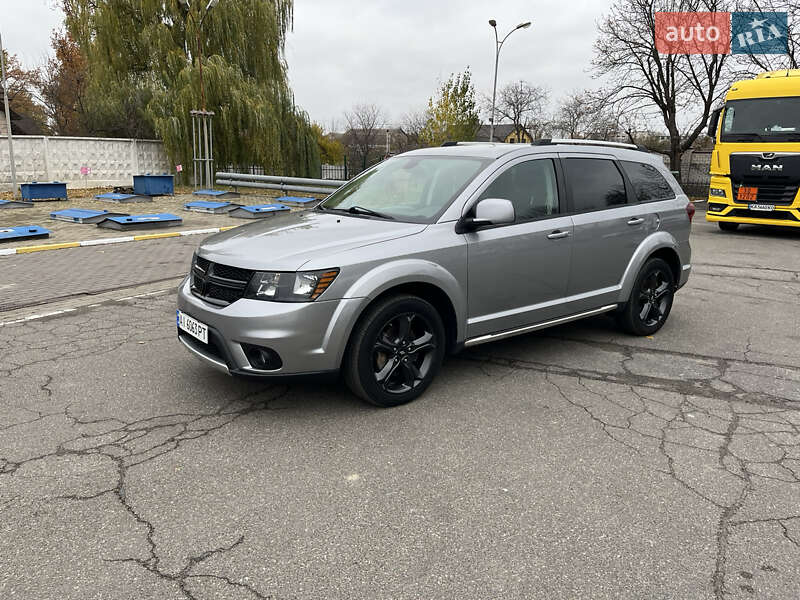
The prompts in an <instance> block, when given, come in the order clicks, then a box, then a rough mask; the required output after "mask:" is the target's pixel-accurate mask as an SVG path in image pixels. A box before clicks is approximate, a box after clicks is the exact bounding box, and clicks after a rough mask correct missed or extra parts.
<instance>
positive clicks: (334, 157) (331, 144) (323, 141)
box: [311, 123, 344, 165]
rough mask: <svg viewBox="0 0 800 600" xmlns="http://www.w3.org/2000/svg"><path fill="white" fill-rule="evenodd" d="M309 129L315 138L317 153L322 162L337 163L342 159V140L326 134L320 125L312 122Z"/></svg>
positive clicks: (327, 163)
mask: <svg viewBox="0 0 800 600" xmlns="http://www.w3.org/2000/svg"><path fill="white" fill-rule="evenodd" d="M311 131H313V132H314V135H315V136H316V138H317V146H318V147H319V155H320V159H321V161H322V163H323V164H326V165H339V164H341V163H342V161H343V160H344V145H343V144H342V142H340V141H339V140H337V139H336V138H334V137H332V136H331V135H330V134H326V133H325V130H324V129H323V128H322V125H320V124H319V123H314V124H312V125H311Z"/></svg>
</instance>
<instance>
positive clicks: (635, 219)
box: [628, 217, 644, 225]
mask: <svg viewBox="0 0 800 600" xmlns="http://www.w3.org/2000/svg"><path fill="white" fill-rule="evenodd" d="M642 223H644V219H643V218H642V217H633V218H632V219H629V220H628V225H641V224H642Z"/></svg>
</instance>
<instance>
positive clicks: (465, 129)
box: [420, 67, 480, 146]
mask: <svg viewBox="0 0 800 600" xmlns="http://www.w3.org/2000/svg"><path fill="white" fill-rule="evenodd" d="M427 117H428V118H427V121H426V122H425V127H424V128H423V129H422V131H421V132H420V140H421V141H422V142H423V143H424V144H426V145H428V146H439V145H441V144H442V142H446V141H454V142H458V141H468V140H473V139H475V134H476V133H477V132H478V128H479V127H480V117H479V116H478V108H477V105H476V103H475V87H474V86H473V85H472V74H471V73H470V70H469V67H467V69H466V70H465V71H464V72H463V73H459V74H458V75H456V74H452V75H450V78H449V79H448V80H447V81H445V82H444V83H443V84H442V85H441V87H440V88H439V91H438V95H437V97H436V98H431V99H430V100H429V101H428V111H427Z"/></svg>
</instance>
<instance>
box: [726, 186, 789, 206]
mask: <svg viewBox="0 0 800 600" xmlns="http://www.w3.org/2000/svg"><path fill="white" fill-rule="evenodd" d="M742 185H745V186H752V187H757V188H758V196H757V199H756V200H755V202H759V203H762V204H791V203H792V202H794V197H795V196H796V195H797V186H796V185H775V184H770V185H765V184H764V183H761V182H753V183H748V182H746V181H745V183H743V184H741V183H735V184H733V197H734V198H737V197H738V195H739V188H740V187H742ZM736 202H737V203H738V204H741V203H743V202H742V201H741V200H737V201H736Z"/></svg>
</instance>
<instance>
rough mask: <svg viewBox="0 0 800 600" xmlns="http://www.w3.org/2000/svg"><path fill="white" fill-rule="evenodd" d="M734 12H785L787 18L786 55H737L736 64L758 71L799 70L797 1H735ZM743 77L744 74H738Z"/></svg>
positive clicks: (799, 34) (799, 20)
mask: <svg viewBox="0 0 800 600" xmlns="http://www.w3.org/2000/svg"><path fill="white" fill-rule="evenodd" d="M736 10H741V11H746V12H785V13H787V17H788V18H789V23H788V24H789V31H788V32H787V33H788V35H787V38H788V39H787V42H788V43H787V46H788V48H787V53H786V54H737V55H736V58H737V63H738V64H740V65H743V66H744V67H745V69H746V68H747V67H755V68H756V69H758V70H759V71H781V70H783V69H798V68H800V3H798V2H797V0H737V3H736ZM737 75H738V76H745V75H746V73H739V74H737Z"/></svg>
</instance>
